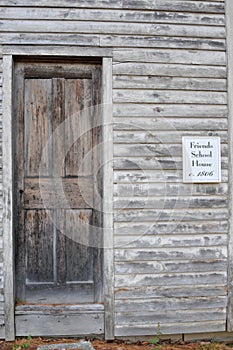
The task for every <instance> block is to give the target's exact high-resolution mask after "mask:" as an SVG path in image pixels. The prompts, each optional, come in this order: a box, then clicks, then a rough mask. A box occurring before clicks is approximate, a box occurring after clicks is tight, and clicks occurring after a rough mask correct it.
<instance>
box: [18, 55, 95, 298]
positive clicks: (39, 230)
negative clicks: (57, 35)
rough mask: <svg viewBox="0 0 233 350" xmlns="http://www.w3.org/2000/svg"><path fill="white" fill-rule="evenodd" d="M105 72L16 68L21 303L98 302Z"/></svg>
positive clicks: (73, 66) (73, 65)
mask: <svg viewBox="0 0 233 350" xmlns="http://www.w3.org/2000/svg"><path fill="white" fill-rule="evenodd" d="M100 70H101V66H100V64H99V63H98V62H92V63H90V62H89V63H80V62H78V61H77V62H70V63H66V62H62V61H57V62H56V63H55V62H54V63H51V62H34V63H30V62H27V63H26V62H20V61H17V62H16V63H15V81H14V83H15V86H14V91H15V94H14V116H15V120H14V123H15V124H14V125H15V130H14V131H15V150H14V157H15V158H14V159H15V162H14V192H15V218H14V219H15V242H16V244H15V247H16V252H15V259H16V297H17V298H18V300H19V301H21V302H24V301H27V302H33V303H35V302H36V303H82V302H100V301H101V299H102V249H101V246H102V235H101V187H102V186H101V167H100V164H101V160H100V155H101V149H100V147H99V145H100V143H101V126H100V119H99V118H100V115H99V114H100V112H99V107H98V104H99V103H100V102H101V79H100V77H101V73H100Z"/></svg>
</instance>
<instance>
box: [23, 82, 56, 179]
mask: <svg viewBox="0 0 233 350" xmlns="http://www.w3.org/2000/svg"><path fill="white" fill-rule="evenodd" d="M51 92H52V81H51V79H25V112H24V118H25V123H24V125H25V128H24V130H25V175H27V176H38V175H39V173H40V175H41V176H48V175H49V162H50V159H49V149H48V147H46V146H47V144H48V142H49V134H50V133H51V126H50V124H51V106H52V94H51ZM45 147H46V148H47V152H46V153H47V154H46V153H45V157H43V162H41V160H42V153H43V150H44V148H45ZM50 153H51V152H50Z"/></svg>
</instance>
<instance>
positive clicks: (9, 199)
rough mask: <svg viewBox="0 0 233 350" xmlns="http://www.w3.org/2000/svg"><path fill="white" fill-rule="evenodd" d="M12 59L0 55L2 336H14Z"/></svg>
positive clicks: (12, 337) (9, 338) (10, 338)
mask: <svg viewBox="0 0 233 350" xmlns="http://www.w3.org/2000/svg"><path fill="white" fill-rule="evenodd" d="M12 82H13V59H12V56H11V55H5V56H3V142H2V147H3V203H4V204H3V245H4V246H3V248H4V250H3V252H4V253H3V256H4V298H5V300H4V301H5V303H4V305H5V339H6V340H14V337H15V325H14V256H13V254H14V253H13V252H14V249H13V172H12V168H13V167H12V159H13V153H12V152H13V150H12V85H13V84H12Z"/></svg>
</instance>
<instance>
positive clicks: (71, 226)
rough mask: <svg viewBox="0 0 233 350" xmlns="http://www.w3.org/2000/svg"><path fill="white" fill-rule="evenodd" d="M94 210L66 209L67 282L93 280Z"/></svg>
mask: <svg viewBox="0 0 233 350" xmlns="http://www.w3.org/2000/svg"><path fill="white" fill-rule="evenodd" d="M91 216H92V210H66V267H67V271H66V277H67V282H71V281H76V282H77V281H83V282H84V281H90V280H93V267H92V265H93V261H92V242H91Z"/></svg>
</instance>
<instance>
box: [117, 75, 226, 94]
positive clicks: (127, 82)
mask: <svg viewBox="0 0 233 350" xmlns="http://www.w3.org/2000/svg"><path fill="white" fill-rule="evenodd" d="M113 88H114V89H158V90H161V89H165V90H179V91H180V90H192V91H194V92H197V91H199V90H201V91H214V90H216V91H226V79H224V78H222V79H221V78H199V77H197V78H195V77H194V78H193V77H192V78H189V77H170V76H169V77H167V76H163V77H161V76H158V75H135V76H134V75H133V76H128V75H125V74H123V75H121V74H119V75H118V74H116V75H115V76H114V77H113Z"/></svg>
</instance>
